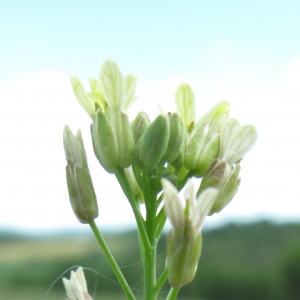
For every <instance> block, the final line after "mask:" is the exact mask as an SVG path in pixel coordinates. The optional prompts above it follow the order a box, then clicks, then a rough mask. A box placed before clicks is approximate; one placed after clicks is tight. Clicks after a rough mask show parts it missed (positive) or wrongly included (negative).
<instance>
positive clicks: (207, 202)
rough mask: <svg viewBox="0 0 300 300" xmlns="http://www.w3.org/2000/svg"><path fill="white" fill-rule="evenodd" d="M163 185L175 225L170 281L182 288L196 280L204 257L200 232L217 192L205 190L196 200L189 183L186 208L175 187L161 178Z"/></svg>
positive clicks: (169, 255)
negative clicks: (200, 259)
mask: <svg viewBox="0 0 300 300" xmlns="http://www.w3.org/2000/svg"><path fill="white" fill-rule="evenodd" d="M162 186H163V190H164V203H165V206H164V207H165V212H166V215H167V216H168V218H169V219H170V221H171V223H172V226H173V228H172V230H171V231H170V232H169V236H168V240H167V265H168V279H169V283H170V284H171V286H173V287H175V288H180V287H182V286H184V285H185V284H187V283H189V282H191V281H192V280H193V279H194V277H195V272H196V270H197V264H198V260H199V258H200V255H201V247H202V237H201V229H202V226H203V223H204V220H205V217H206V215H207V214H208V213H209V211H210V209H211V207H212V205H213V204H214V202H215V199H216V197H217V194H218V190H217V189H215V188H208V189H205V190H204V191H203V192H202V193H201V194H200V197H199V198H198V199H197V200H196V199H195V196H194V186H193V183H192V182H191V181H190V182H188V184H187V187H186V189H185V199H186V205H185V208H183V206H182V203H181V201H180V198H179V196H178V191H177V190H176V188H175V186H174V185H173V184H172V183H171V182H170V181H168V180H166V179H162Z"/></svg>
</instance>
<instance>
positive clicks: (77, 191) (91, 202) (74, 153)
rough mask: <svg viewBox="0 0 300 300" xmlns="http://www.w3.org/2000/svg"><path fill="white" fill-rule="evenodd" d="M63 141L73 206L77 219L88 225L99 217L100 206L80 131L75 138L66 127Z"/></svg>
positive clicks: (68, 184)
mask: <svg viewBox="0 0 300 300" xmlns="http://www.w3.org/2000/svg"><path fill="white" fill-rule="evenodd" d="M63 141H64V148H65V154H66V159H67V162H68V165H67V166H66V179H67V186H68V192H69V198H70V202H71V206H72V209H73V212H74V214H75V216H76V217H77V219H78V220H79V221H80V222H81V223H88V222H89V221H92V220H94V219H95V218H97V217H98V204H97V198H96V194H95V191H94V187H93V182H92V178H91V175H90V172H89V169H88V165H87V158H86V153H85V149H84V145H83V140H82V137H81V132H80V130H79V131H78V132H77V134H76V136H75V137H74V135H73V133H72V132H71V130H70V129H69V127H68V126H66V127H65V129H64V135H63Z"/></svg>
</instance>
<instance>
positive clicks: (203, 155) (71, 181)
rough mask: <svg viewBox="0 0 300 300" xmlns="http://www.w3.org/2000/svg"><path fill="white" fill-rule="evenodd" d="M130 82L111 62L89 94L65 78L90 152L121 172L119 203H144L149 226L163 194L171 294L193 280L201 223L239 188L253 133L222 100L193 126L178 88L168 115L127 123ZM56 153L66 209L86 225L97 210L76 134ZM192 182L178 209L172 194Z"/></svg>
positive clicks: (185, 89)
mask: <svg viewBox="0 0 300 300" xmlns="http://www.w3.org/2000/svg"><path fill="white" fill-rule="evenodd" d="M136 81H137V77H136V76H134V75H131V74H130V75H127V76H125V77H124V76H123V75H122V72H121V70H120V69H119V67H118V65H117V64H116V63H115V62H114V61H112V60H107V61H106V62H105V63H104V64H103V65H102V67H101V69H100V77H99V80H97V79H91V80H90V87H91V92H86V91H85V90H84V88H83V85H82V83H81V82H80V81H79V79H77V78H75V77H73V78H71V83H72V86H73V90H74V93H75V96H76V98H77V100H78V102H79V103H80V104H81V106H82V107H83V108H84V109H85V111H86V112H87V113H88V115H89V116H90V117H91V120H92V124H91V134H92V141H93V148H94V152H95V155H96V157H97V159H98V161H99V162H100V164H101V165H102V167H103V168H104V169H105V170H106V171H107V172H109V173H114V174H116V175H117V178H118V174H120V170H122V172H123V173H124V174H125V177H126V182H125V183H124V180H123V181H122V185H123V186H124V184H125V185H126V184H128V186H129V187H130V193H128V191H127V193H125V194H126V196H128V194H129V198H130V197H131V195H133V197H134V199H135V200H137V201H136V202H137V203H139V202H140V203H145V204H146V210H147V209H149V211H150V210H151V213H150V212H149V213H148V214H147V216H151V217H149V218H152V220H153V219H154V218H156V217H158V216H157V215H154V216H153V213H152V212H153V211H154V213H155V214H156V212H157V209H158V208H159V204H160V203H161V198H162V197H160V192H161V191H162V190H163V192H164V196H163V198H164V209H165V215H166V216H167V217H168V218H169V219H170V221H171V224H172V229H171V232H170V234H169V238H168V244H167V255H168V258H167V264H168V269H169V281H170V283H171V285H172V286H174V287H177V288H178V287H181V286H183V285H184V284H186V283H188V282H190V281H191V280H192V279H193V278H194V275H195V271H196V268H197V262H198V260H199V257H200V254H201V244H202V240H201V232H200V231H201V228H202V225H203V222H204V219H205V216H206V215H212V214H214V213H217V212H220V211H221V210H222V209H223V208H224V207H225V206H226V205H227V204H228V203H229V202H230V201H231V200H232V198H233V197H234V195H235V193H236V192H237V189H238V187H239V185H240V171H241V166H240V162H241V160H242V159H243V157H244V156H245V154H246V153H247V152H248V151H249V150H250V149H251V148H252V147H253V145H254V144H255V142H256V140H257V132H256V129H255V127H254V126H252V125H244V126H240V125H239V122H238V120H236V119H233V118H231V119H230V118H229V112H230V105H229V102H228V101H221V102H219V103H218V104H217V105H215V106H214V107H213V108H212V109H211V110H210V111H208V112H207V113H206V114H204V116H203V117H202V118H200V119H199V120H196V105H195V96H194V92H193V90H192V88H191V87H190V86H189V85H188V84H185V83H183V84H181V85H180V86H179V87H178V88H177V90H176V92H175V104H176V108H177V111H176V112H169V113H167V114H164V113H161V114H160V115H158V116H157V117H156V118H155V119H154V120H153V121H151V120H150V118H149V116H148V115H147V113H146V112H140V113H139V114H138V115H137V116H136V118H135V119H134V120H133V121H132V122H130V120H129V117H128V115H127V113H126V111H127V109H128V108H129V106H130V105H131V104H132V103H133V102H134V101H135V99H136V95H135V88H136ZM64 147H65V152H66V157H67V161H68V166H67V167H66V172H67V183H68V189H69V195H70V200H71V204H72V207H73V210H74V213H75V215H76V216H77V218H78V219H79V220H80V221H81V222H83V223H88V222H90V221H91V220H93V219H95V218H96V217H97V216H98V207H97V202H96V196H95V192H94V188H93V185H92V180H91V177H90V173H89V170H88V167H87V160H86V154H85V150H84V146H83V142H82V138H81V134H80V132H79V133H77V135H76V136H75V137H74V135H73V134H72V132H71V131H70V129H69V128H68V127H66V128H65V131H64ZM192 177H197V178H202V180H201V184H200V186H199V189H198V191H197V193H196V197H195V195H194V190H193V187H192V184H191V183H188V185H187V188H186V205H185V208H183V206H182V204H181V202H180V199H179V198H178V195H177V189H176V188H178V189H181V188H182V187H183V186H184V185H185V184H186V182H188V180H189V179H190V178H192ZM127 198H128V197H127ZM195 199H196V200H195ZM130 201H131V200H130ZM131 204H132V203H131ZM145 222H146V223H147V220H146V221H145ZM150 223H151V224H155V222H152V221H150ZM149 226H150V225H149ZM149 226H148V228H149ZM151 226H152V225H151ZM147 230H149V229H147ZM153 230H157V228H154V229H153ZM149 235H151V234H149Z"/></svg>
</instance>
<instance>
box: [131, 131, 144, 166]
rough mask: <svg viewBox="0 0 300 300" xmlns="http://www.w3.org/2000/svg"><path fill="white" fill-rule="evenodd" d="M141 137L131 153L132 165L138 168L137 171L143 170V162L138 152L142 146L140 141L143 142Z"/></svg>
mask: <svg viewBox="0 0 300 300" xmlns="http://www.w3.org/2000/svg"><path fill="white" fill-rule="evenodd" d="M143 137H144V136H142V137H141V138H140V139H139V140H138V141H137V143H136V144H135V146H134V152H133V161H134V164H135V165H136V166H137V167H138V168H139V169H143V166H144V162H143V161H142V160H141V159H140V150H141V144H142V140H143Z"/></svg>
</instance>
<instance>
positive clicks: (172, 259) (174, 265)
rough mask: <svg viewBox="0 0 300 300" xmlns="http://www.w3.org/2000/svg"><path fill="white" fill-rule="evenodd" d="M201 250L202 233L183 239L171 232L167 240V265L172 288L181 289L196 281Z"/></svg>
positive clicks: (173, 231)
mask: <svg viewBox="0 0 300 300" xmlns="http://www.w3.org/2000/svg"><path fill="white" fill-rule="evenodd" d="M201 249H202V237H201V234H200V233H197V234H188V235H186V236H185V237H184V238H182V235H181V234H180V233H178V232H177V231H176V230H171V231H170V233H169V235H168V240H167V265H168V274H169V275H168V279H169V283H170V285H171V286H173V287H175V288H181V287H182V286H184V285H186V284H188V283H190V282H191V281H192V280H193V279H194V277H195V273H196V270H197V264H198V261H199V258H200V255H201Z"/></svg>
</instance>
